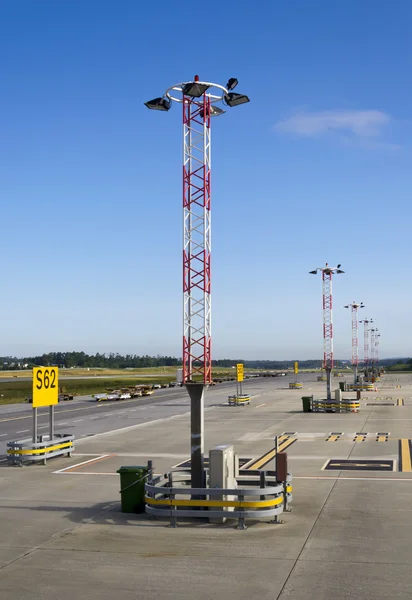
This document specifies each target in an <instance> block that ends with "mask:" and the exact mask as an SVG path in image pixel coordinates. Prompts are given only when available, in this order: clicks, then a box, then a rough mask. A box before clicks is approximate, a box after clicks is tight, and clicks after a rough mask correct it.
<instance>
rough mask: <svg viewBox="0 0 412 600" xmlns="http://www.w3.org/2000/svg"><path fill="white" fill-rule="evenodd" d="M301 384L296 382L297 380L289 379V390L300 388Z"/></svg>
mask: <svg viewBox="0 0 412 600" xmlns="http://www.w3.org/2000/svg"><path fill="white" fill-rule="evenodd" d="M302 386H303V384H302V383H300V382H298V381H290V382H289V389H290V390H301V389H302Z"/></svg>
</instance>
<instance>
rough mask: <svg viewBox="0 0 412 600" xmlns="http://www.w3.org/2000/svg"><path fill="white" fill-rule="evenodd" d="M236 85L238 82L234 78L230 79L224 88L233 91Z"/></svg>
mask: <svg viewBox="0 0 412 600" xmlns="http://www.w3.org/2000/svg"><path fill="white" fill-rule="evenodd" d="M238 83H239V82H238V80H237V79H236V78H235V77H231V78H230V79H229V81H228V82H227V84H226V88H227V89H228V90H230V91H231V90H234V89H235V87H236V86H237V84H238Z"/></svg>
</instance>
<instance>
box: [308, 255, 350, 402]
mask: <svg viewBox="0 0 412 600" xmlns="http://www.w3.org/2000/svg"><path fill="white" fill-rule="evenodd" d="M340 267H341V265H337V266H336V267H330V266H329V265H328V263H326V265H325V266H324V267H316V269H314V270H313V271H309V273H310V274H311V275H316V274H317V273H318V271H320V272H321V273H322V308H323V368H324V369H325V373H326V400H327V402H331V400H332V381H331V378H332V369H333V311H332V275H333V274H334V273H336V274H337V275H340V274H341V273H344V272H345V271H342V270H341V268H340Z"/></svg>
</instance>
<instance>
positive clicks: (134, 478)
mask: <svg viewBox="0 0 412 600" xmlns="http://www.w3.org/2000/svg"><path fill="white" fill-rule="evenodd" d="M117 473H119V475H120V494H121V502H122V512H123V513H142V512H144V507H145V501H144V486H145V483H146V480H147V474H148V469H147V467H120V469H119V470H118V471H117Z"/></svg>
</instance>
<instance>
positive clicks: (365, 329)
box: [359, 319, 373, 375]
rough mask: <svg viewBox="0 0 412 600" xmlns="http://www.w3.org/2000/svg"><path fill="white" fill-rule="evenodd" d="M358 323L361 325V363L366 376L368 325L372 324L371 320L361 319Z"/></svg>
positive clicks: (367, 364) (367, 365)
mask: <svg viewBox="0 0 412 600" xmlns="http://www.w3.org/2000/svg"><path fill="white" fill-rule="evenodd" d="M359 323H363V362H364V363H365V375H367V374H368V368H369V323H373V319H363V321H359Z"/></svg>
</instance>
